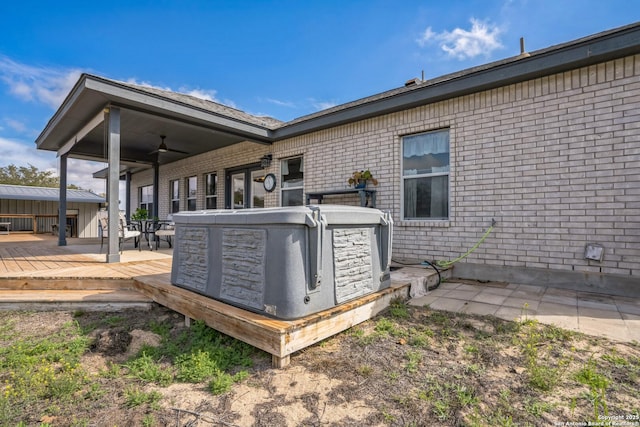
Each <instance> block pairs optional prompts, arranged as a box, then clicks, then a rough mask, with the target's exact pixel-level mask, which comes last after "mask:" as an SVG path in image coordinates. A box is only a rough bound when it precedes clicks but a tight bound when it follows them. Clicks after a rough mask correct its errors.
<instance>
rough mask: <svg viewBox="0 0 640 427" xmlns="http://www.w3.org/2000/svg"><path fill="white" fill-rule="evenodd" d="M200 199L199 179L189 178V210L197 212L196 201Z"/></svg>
mask: <svg viewBox="0 0 640 427" xmlns="http://www.w3.org/2000/svg"><path fill="white" fill-rule="evenodd" d="M197 198H198V178H197V177H195V176H190V177H189V178H187V210H188V211H195V210H196V201H197Z"/></svg>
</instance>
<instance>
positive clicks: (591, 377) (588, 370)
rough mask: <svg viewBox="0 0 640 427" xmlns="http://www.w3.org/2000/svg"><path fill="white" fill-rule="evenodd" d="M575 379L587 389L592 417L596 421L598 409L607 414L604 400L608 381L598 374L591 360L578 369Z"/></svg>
mask: <svg viewBox="0 0 640 427" xmlns="http://www.w3.org/2000/svg"><path fill="white" fill-rule="evenodd" d="M575 379H576V380H577V381H578V382H579V383H581V384H584V385H586V386H588V387H589V400H590V401H591V402H592V404H593V415H594V418H595V419H596V420H597V419H598V415H599V414H600V407H602V410H603V412H604V415H608V414H609V410H608V408H607V402H606V400H605V392H606V390H607V387H608V386H609V380H608V379H607V378H606V377H605V376H604V375H602V374H600V373H598V371H597V366H596V363H595V361H594V360H593V359H589V361H588V362H587V365H586V366H585V367H583V368H582V369H580V370H579V371H578V372H577V373H576V375H575Z"/></svg>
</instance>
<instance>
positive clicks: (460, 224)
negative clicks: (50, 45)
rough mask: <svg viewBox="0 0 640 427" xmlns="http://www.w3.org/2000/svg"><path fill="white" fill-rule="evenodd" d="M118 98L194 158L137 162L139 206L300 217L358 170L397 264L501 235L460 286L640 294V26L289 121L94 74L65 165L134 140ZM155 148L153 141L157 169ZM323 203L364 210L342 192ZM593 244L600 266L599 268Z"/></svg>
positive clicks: (53, 137) (460, 271) (51, 140)
mask: <svg viewBox="0 0 640 427" xmlns="http://www.w3.org/2000/svg"><path fill="white" fill-rule="evenodd" d="M83 79H84V80H83ZM93 92H99V93H100V94H101V95H102V96H103V97H102V98H100V99H101V101H100V102H102V103H103V104H102V105H101V104H99V103H98V97H96V99H95V101H94V104H90V101H92V99H93V98H90V96H92V94H93ZM105 94H107V95H109V96H110V97H111V98H109V99H111V101H110V104H108V105H109V106H111V108H113V107H117V108H119V109H120V108H121V109H122V112H121V113H120V112H119V113H118V114H122V117H123V119H122V126H125V127H126V126H127V124H126V123H128V122H129V121H130V120H126V115H127V114H131V115H134V114H141V113H140V111H141V110H143V112H144V114H147V115H148V116H149V117H151V116H154V117H156V116H157V117H160V113H162V118H163V119H166V117H168V116H170V120H168V121H167V120H165V121H164V122H161V121H160V120H161V119H160V118H157V117H156V119H155V120H156V122H152V120H151V118H149V123H148V125H149V126H151V125H155V127H156V132H157V133H158V134H159V132H162V133H163V135H168V137H167V141H166V142H167V145H168V146H169V147H170V148H171V149H176V150H179V151H182V152H184V153H182V154H181V153H179V152H174V153H171V152H170V151H168V152H160V153H156V154H155V155H156V157H153V159H152V160H151V161H149V165H148V166H147V167H146V168H144V167H141V166H140V163H139V161H140V160H137V162H138V163H136V161H132V162H130V163H126V162H124V164H125V167H124V168H122V170H124V171H126V172H124V173H123V172H122V170H121V169H120V167H119V168H118V171H120V174H119V175H122V176H126V179H127V182H128V186H129V188H130V189H131V192H130V199H129V201H130V206H131V208H136V207H145V208H150V209H151V210H152V211H153V212H156V213H157V215H158V216H159V217H160V218H164V217H166V216H167V215H168V214H170V213H172V212H176V211H180V210H194V209H196V210H198V209H212V208H216V209H225V208H226V209H228V208H241V207H275V206H285V205H291V204H302V203H305V195H306V194H308V193H312V192H324V191H331V190H339V189H345V187H346V186H347V185H348V184H347V180H348V178H349V177H350V176H351V174H352V173H353V172H354V171H355V170H362V169H369V170H370V171H371V172H372V173H373V175H374V176H375V178H377V180H378V181H379V184H378V185H377V186H376V187H374V188H373V189H374V190H375V191H376V207H377V208H379V209H382V210H387V211H390V212H391V214H392V216H393V218H394V221H395V230H394V241H393V251H394V258H396V259H410V260H417V261H420V260H428V261H433V260H447V259H453V258H456V257H457V256H459V255H460V254H462V253H464V252H466V251H467V250H468V249H470V248H472V247H473V246H474V245H475V244H476V243H477V242H478V241H479V239H480V238H481V237H482V236H483V234H484V233H485V232H486V231H487V229H488V227H489V226H491V225H492V224H493V223H494V222H495V227H494V229H493V231H492V232H491V234H490V235H489V236H488V237H487V238H486V239H485V240H484V241H483V243H482V244H481V245H480V246H479V247H478V248H477V249H476V250H475V251H474V252H473V253H471V254H470V255H469V256H468V257H466V258H465V259H463V260H461V261H460V262H458V263H456V264H455V275H456V276H460V277H469V278H475V279H481V280H505V281H506V280H508V281H517V282H518V283H534V284H535V283H538V284H540V283H544V284H551V285H556V286H560V287H570V288H575V289H584V290H590V291H604V292H608V293H614V294H625V295H636V296H638V295H640V120H639V119H640V23H636V24H632V25H629V26H626V27H622V28H618V29H614V30H611V31H607V32H604V33H600V34H596V35H593V36H590V37H586V38H583V39H580V40H576V41H572V42H568V43H565V44H562V45H558V46H553V47H550V48H547V49H543V50H540V51H536V52H530V53H523V54H521V55H519V56H517V57H513V58H508V59H505V60H502V61H498V62H495V63H490V64H486V65H483V66H480V67H475V68H472V69H468V70H463V71H461V72H458V73H454V74H451V75H447V76H443V77H440V78H437V79H433V80H428V81H420V80H412V81H409V82H407V84H406V85H404V86H401V87H399V88H397V89H394V90H391V91H388V92H384V93H381V94H377V95H373V96H371V97H368V98H364V99H361V100H357V101H354V102H351V103H348V104H344V105H340V106H336V107H333V108H330V109H328V110H324V111H320V112H318V113H315V114H312V115H309V116H305V117H301V118H298V119H295V120H293V121H290V122H286V123H283V122H278V121H277V120H273V119H269V118H260V117H253V116H249V115H247V114H246V113H243V112H240V111H238V110H234V109H231V108H228V107H224V106H220V105H218V104H214V103H207V102H206V101H202V100H197V99H195V98H191V97H188V96H187V95H182V94H176V93H172V92H165V91H161V90H158V89H151V88H144V87H138V86H134V85H130V84H125V83H121V82H115V81H112V80H107V79H103V78H99V77H95V76H86V75H85V76H83V78H81V82H79V84H78V85H77V87H76V88H74V90H73V91H72V93H71V94H70V96H69V98H67V101H65V103H64V104H63V106H62V107H61V109H60V110H59V111H58V113H56V115H55V116H54V117H53V118H52V120H51V121H50V123H49V125H48V126H47V128H46V129H45V130H44V131H43V133H42V134H41V136H40V137H39V139H38V141H37V143H38V146H39V148H43V149H51V150H58V151H59V152H60V150H62V151H65V150H64V149H63V148H64V147H65V145H66V147H67V149H66V151H65V152H63V155H74V154H75V153H74V149H75V148H76V147H77V148H78V150H79V151H78V153H79V154H78V155H79V156H80V155H81V156H82V157H85V158H87V157H90V156H88V154H89V152H88V151H87V149H86V148H83V149H82V150H84V151H82V150H81V148H82V144H81V143H78V142H74V143H70V142H67V141H74V139H73V135H74V133H75V135H76V139H75V141H78V138H77V136H78V135H80V136H81V137H82V138H83V139H86V140H87V141H88V142H92V143H93V144H97V143H98V141H99V140H100V138H102V140H103V142H104V144H107V142H106V141H105V140H104V138H103V137H101V136H100V135H101V134H104V132H105V127H106V128H107V129H109V128H113V127H114V126H115V125H114V123H115V124H117V126H118V128H117V129H118V131H119V133H118V137H119V138H120V137H121V138H122V139H123V140H124V139H125V134H126V132H127V129H124V130H123V129H121V128H120V124H121V123H120V121H119V120H120V119H118V121H115V122H114V121H113V120H112V119H110V118H104V120H102V121H101V119H100V117H102V116H101V115H100V114H101V113H100V110H99V109H97V108H96V107H97V106H100V108H103V107H104V98H105ZM83 97H84V98H83ZM89 104H90V105H93V106H94V111H93V113H92V114H96V111H97V113H98V115H97V116H95V117H96V118H97V119H96V118H94V119H93V122H92V120H91V116H87V117H86V118H85V121H86V123H94V124H95V126H93V125H92V126H93V127H92V126H87V125H85V127H84V128H83V129H84V130H82V129H81V130H80V131H78V129H77V125H76V127H75V128H74V127H73V124H72V123H71V120H67V119H66V116H67V115H70V114H71V113H70V112H71V111H73V109H74V107H75V106H78V107H79V106H80V105H83V106H84V107H86V106H87V105H89ZM167 105H169V107H167ZM129 109H131V111H133V113H129V112H128V111H129ZM105 114H106V113H105ZM187 116H188V117H187ZM204 122H206V123H204ZM146 124H147V123H142V122H140V121H138V127H144V126H145V125H146ZM183 125H184V126H187V127H190V128H189V130H188V131H186V130H184V131H183V130H182V129H181V127H180V126H183ZM65 126H66V127H65ZM131 126H132V127H131V128H129V131H130V132H134V127H133V125H131ZM191 128H197V129H191ZM169 131H173V132H174V134H175V135H176V136H173V135H169ZM78 132H79V133H78ZM207 132H208V133H207ZM141 133H142V132H141V129H138V130H137V131H136V136H138V137H139V136H140V134H141ZM111 134H112V135H114V134H115V133H111ZM178 135H181V137H178ZM92 138H93V139H92ZM113 140H114V139H113V138H112V139H111V140H110V141H113ZM159 141H160V139H159V138H156V139H155V142H152V141H151V140H149V142H148V145H147V146H146V147H145V149H146V153H147V155H148V156H153V155H154V154H149V153H152V149H153V146H152V144H155V145H156V146H157V143H158V142H159ZM162 141H163V142H164V141H165V140H164V138H162ZM121 144H123V148H122V156H121V157H122V158H123V159H124V157H125V156H124V154H125V153H124V152H125V148H124V147H125V145H126V142H125V141H121ZM138 144H142V142H140V139H139V138H138ZM101 150H102V152H104V151H106V149H105V148H101ZM139 151H143V150H139ZM133 152H134V150H133V149H129V151H128V153H127V154H128V155H131V154H133ZM165 155H166V157H164V156H165ZM163 157H164V158H163ZM96 158H97V154H96ZM110 163H111V162H110ZM119 166H120V165H119ZM267 174H273V175H274V176H275V178H276V187H275V190H274V191H271V192H269V191H266V190H265V189H264V187H263V182H262V181H263V179H264V177H265V176H266V175H267ZM324 203H340V204H359V199H358V198H357V197H355V196H354V195H353V194H343V195H334V196H330V197H329V196H328V197H326V198H325V199H324ZM587 245H590V246H588V247H589V251H587V252H588V253H587V254H586V255H589V257H590V258H596V259H586V257H585V250H586V248H587ZM593 249H595V252H594V251H593ZM594 253H595V255H596V256H593V254H594Z"/></svg>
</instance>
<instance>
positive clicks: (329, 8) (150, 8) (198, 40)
mask: <svg viewBox="0 0 640 427" xmlns="http://www.w3.org/2000/svg"><path fill="white" fill-rule="evenodd" d="M636 21H640V0H627V1H620V0H597V1H594V0H574V1H568V0H566V1H565V0H539V1H533V0H481V1H455V0H449V1H433V0H431V1H426V0H423V1H413V0H402V1H392V0H389V1H376V0H370V1H351V0H342V1H333V0H325V1H310V0H307V1H302V0H300V1H239V0H238V1H205V0H201V1H195V0H194V1H189V0H183V1H177V0H176V1H168V0H165V1H163V0H155V1H135V0H125V1H119V0H111V1H108V2H91V1H86V0H83V1H64V0H61V1H32V0H22V1H2V2H0V153H2V156H1V157H0V167H1V166H6V165H8V164H16V165H25V166H26V165H27V164H32V165H35V166H37V167H39V168H41V169H47V170H49V169H50V170H54V171H57V160H56V156H55V153H50V152H41V151H37V150H36V149H35V143H34V141H35V139H36V137H37V136H38V134H39V133H40V132H41V131H42V129H43V128H44V126H45V125H46V123H47V121H48V120H49V119H50V118H51V116H52V115H53V113H54V112H55V110H56V109H57V107H58V106H59V105H60V103H61V102H62V100H63V99H64V97H65V96H66V95H67V94H68V92H69V90H70V89H71V87H72V86H73V84H74V83H75V82H76V81H77V79H78V77H79V75H80V73H82V72H88V73H93V74H97V75H100V76H104V77H108V78H111V79H117V80H122V81H128V82H132V83H138V84H146V85H151V86H156V87H160V88H164V89H170V90H174V91H179V92H184V93H190V94H193V95H196V96H200V97H204V98H207V99H210V100H213V101H217V102H221V103H224V104H227V105H230V106H232V107H235V108H239V109H241V110H244V111H246V112H248V113H252V114H256V115H268V116H272V117H275V118H278V119H280V120H285V121H286V120H290V119H293V118H296V117H300V116H303V115H305V114H309V113H313V112H315V111H318V110H321V109H324V108H328V107H331V106H333V105H336V104H342V103H345V102H349V101H352V100H355V99H359V98H362V97H365V96H369V95H373V94H376V93H379V92H382V91H385V90H388V89H392V88H395V87H399V86H402V85H403V84H404V82H405V81H407V80H409V79H411V78H414V77H420V76H421V74H422V72H424V76H425V78H427V79H428V78H432V77H438V76H441V75H443V74H447V73H450V72H454V71H459V70H462V69H465V68H468V67H471V66H474V65H479V64H484V63H487V62H491V61H494V60H498V59H502V58H506V57H510V56H514V55H517V54H518V53H519V49H520V45H519V39H520V37H524V38H525V43H526V49H527V50H528V51H533V50H537V49H542V48H546V47H549V46H552V45H555V44H559V43H563V42H567V41H571V40H574V39H577V38H580V37H584V36H588V35H591V34H595V33H598V32H601V31H605V30H608V29H611V28H615V27H619V26H623V25H627V24H631V23H634V22H636ZM101 167H102V165H101V164H95V163H90V162H83V161H73V160H72V161H70V163H69V182H70V183H73V184H76V185H80V186H82V187H83V188H89V189H93V190H94V191H96V192H103V191H104V183H103V182H102V181H100V180H92V179H91V178H90V174H91V172H93V171H95V170H97V169H99V168H101Z"/></svg>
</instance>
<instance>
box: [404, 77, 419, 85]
mask: <svg viewBox="0 0 640 427" xmlns="http://www.w3.org/2000/svg"><path fill="white" fill-rule="evenodd" d="M420 83H422V80H420V79H419V78H417V77H416V78H415V79H411V80H407V81H406V82H405V83H404V87H409V86H417V85H418V84H420Z"/></svg>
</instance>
